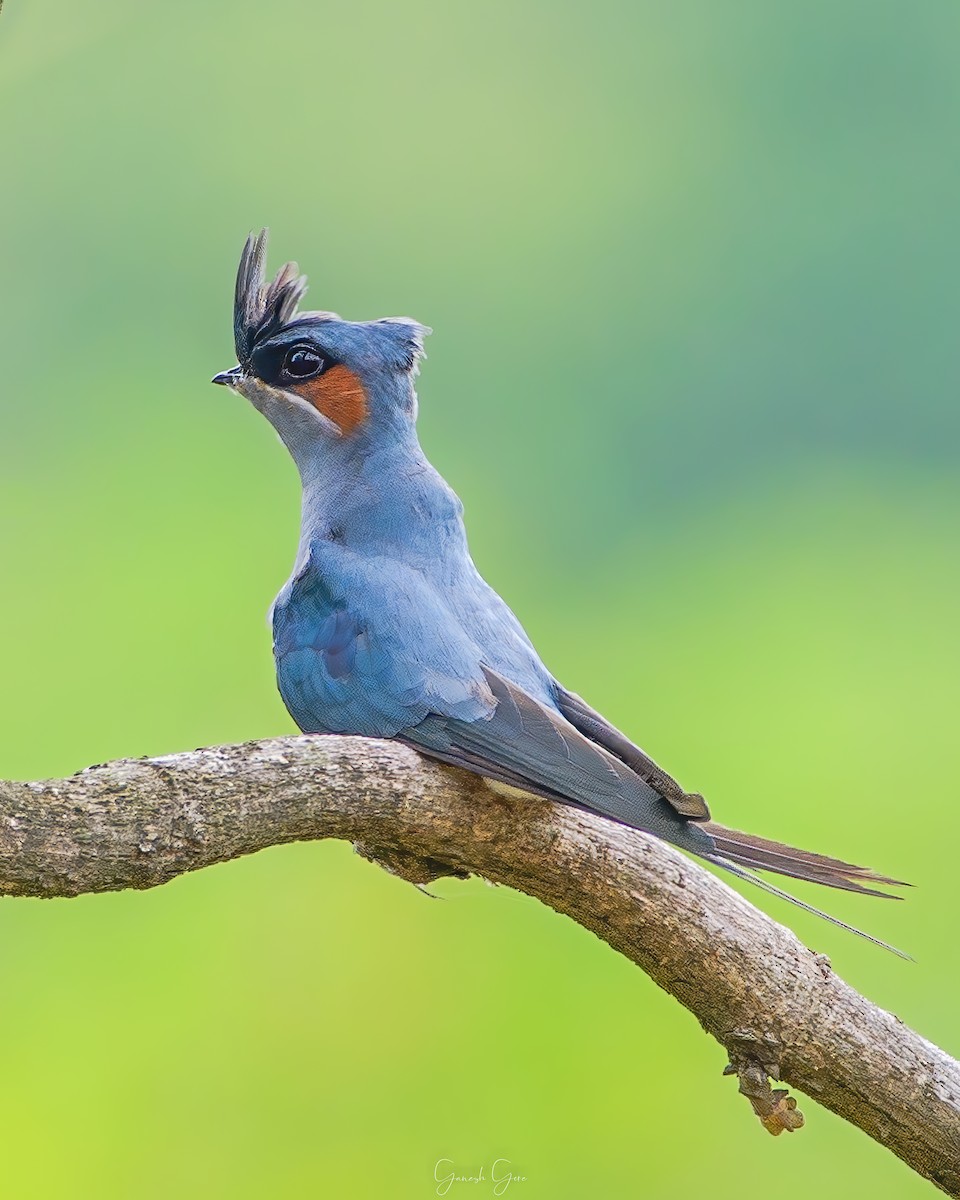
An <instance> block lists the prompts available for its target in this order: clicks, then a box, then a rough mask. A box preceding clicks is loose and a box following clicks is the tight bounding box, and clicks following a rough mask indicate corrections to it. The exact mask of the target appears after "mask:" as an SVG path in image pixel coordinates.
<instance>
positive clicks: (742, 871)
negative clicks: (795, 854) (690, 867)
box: [706, 854, 913, 962]
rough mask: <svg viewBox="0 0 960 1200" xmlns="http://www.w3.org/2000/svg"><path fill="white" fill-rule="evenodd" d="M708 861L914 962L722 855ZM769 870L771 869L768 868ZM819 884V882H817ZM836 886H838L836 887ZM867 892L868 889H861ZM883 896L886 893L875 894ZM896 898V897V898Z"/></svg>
mask: <svg viewBox="0 0 960 1200" xmlns="http://www.w3.org/2000/svg"><path fill="white" fill-rule="evenodd" d="M706 857H707V861H708V862H712V863H713V864H714V865H715V866H718V867H722V868H723V870H724V871H729V872H730V874H731V875H736V877H737V878H738V879H745V880H747V882H748V883H752V884H754V886H755V887H758V888H761V889H762V890H763V891H765V892H767V893H769V894H770V895H771V896H779V897H780V899H781V900H788V901H789V902H790V903H791V904H795V905H796V906H797V908H802V909H803V910H804V911H805V912H808V913H813V914H814V916H816V917H822V918H823V919H824V921H829V922H830V924H831V925H837V926H839V927H840V928H841V929H845V930H846V931H847V932H848V933H855V934H856V935H857V937H862V938H864V939H866V941H868V942H872V943H873V944H874V945H875V946H879V947H880V948H881V949H883V950H889V951H890V953H891V954H896V955H897V957H898V958H904V959H906V960H907V962H913V959H912V957H911V956H910V955H909V954H907V953H906V952H905V951H903V950H898V949H897V947H896V946H891V945H890V943H889V942H884V941H881V940H880V938H877V937H874V936H873V934H872V933H865V932H864V930H862V929H858V928H857V927H856V925H848V924H847V923H846V921H841V920H840V918H839V917H833V916H831V915H830V913H826V912H824V911H823V910H822V909H820V908H814V906H813V905H812V904H807V902H806V901H805V900H800V899H798V898H797V897H796V896H791V894H790V893H789V892H785V891H783V889H782V888H778V887H775V886H774V885H773V884H772V883H768V882H767V880H766V879H761V878H760V876H759V875H755V874H754V873H753V871H748V870H747V869H746V868H744V867H741V866H738V865H737V864H736V863H734V862H732V861H731V860H729V859H726V858H724V857H722V856H721V855H719V854H717V855H708V856H706ZM767 869H769V868H767ZM817 882H819V880H817ZM834 886H836V885H834ZM860 890H861V891H867V889H866V888H862V889H860ZM873 894H876V895H883V894H884V893H882V892H880V893H873ZM895 898H896V897H895Z"/></svg>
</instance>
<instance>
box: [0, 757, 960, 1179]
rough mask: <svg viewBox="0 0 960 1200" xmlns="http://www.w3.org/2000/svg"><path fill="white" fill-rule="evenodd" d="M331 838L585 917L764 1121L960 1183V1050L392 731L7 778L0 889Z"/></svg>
mask: <svg viewBox="0 0 960 1200" xmlns="http://www.w3.org/2000/svg"><path fill="white" fill-rule="evenodd" d="M329 837H332V838H344V839H347V840H349V841H351V842H353V843H355V845H356V846H357V848H358V850H359V851H360V852H361V853H362V854H364V855H365V856H366V857H368V858H370V859H372V860H374V861H376V862H378V863H380V864H381V865H382V866H384V867H385V868H386V869H387V870H390V871H392V872H393V873H394V874H397V875H400V876H402V877H403V878H405V879H409V880H411V881H412V882H416V883H425V882H428V881H429V880H432V879H436V878H439V877H440V876H443V875H466V874H477V875H482V876H484V877H485V878H486V879H489V880H491V881H493V882H495V883H503V884H509V885H510V886H511V887H514V888H517V889H518V890H520V891H523V892H526V893H527V894H528V895H531V896H536V897H537V898H538V899H540V900H542V901H543V902H544V903H545V904H548V905H550V907H551V908H554V909H556V910H557V911H558V912H562V913H566V914H567V915H568V916H570V917H572V918H573V919H574V920H575V921H577V922H579V923H580V924H581V925H583V926H585V927H586V928H587V929H590V930H592V931H593V932H594V933H595V934H597V936H599V937H601V938H603V940H604V941H606V942H608V943H609V944H610V945H611V946H612V947H614V949H616V950H619V951H620V952H621V953H622V954H625V955H626V956H627V957H628V958H630V959H631V960H632V961H633V962H635V963H636V964H637V966H639V967H640V968H641V969H642V970H644V971H646V972H647V974H648V975H650V976H651V978H652V979H653V980H654V981H655V982H656V983H657V984H659V985H660V987H662V988H664V989H665V990H666V991H668V992H669V993H671V995H673V996H675V997H676V998H677V999H678V1000H679V1001H680V1002H681V1004H683V1005H685V1006H686V1007H687V1008H688V1009H689V1010H690V1011H691V1012H692V1013H693V1014H694V1015H695V1016H696V1018H697V1020H698V1021H699V1022H700V1024H701V1025H702V1026H703V1028H704V1029H705V1030H706V1031H707V1032H708V1033H710V1034H711V1035H712V1036H713V1037H715V1038H716V1039H717V1041H719V1042H720V1043H721V1044H722V1045H723V1046H724V1047H725V1049H726V1051H727V1054H728V1056H729V1059H730V1064H731V1065H730V1068H729V1070H730V1071H731V1073H736V1074H737V1075H738V1076H739V1079H740V1090H741V1091H742V1092H743V1094H744V1095H745V1096H747V1098H748V1099H749V1101H750V1103H751V1105H752V1106H753V1108H754V1111H755V1112H756V1113H757V1116H758V1117H759V1118H760V1120H761V1121H762V1123H763V1124H764V1126H765V1127H766V1128H767V1129H768V1130H770V1132H772V1133H780V1132H782V1131H784V1130H790V1129H796V1128H798V1127H799V1125H801V1124H802V1122H803V1118H802V1116H801V1115H800V1113H799V1112H798V1111H797V1109H796V1104H795V1102H794V1100H793V1098H792V1097H790V1096H789V1095H788V1094H787V1093H786V1092H785V1091H783V1090H782V1089H777V1090H775V1091H774V1090H771V1088H770V1083H769V1080H770V1078H773V1079H775V1080H782V1081H784V1082H785V1083H787V1084H789V1085H792V1086H794V1087H797V1088H799V1089H801V1090H802V1091H804V1092H806V1093H808V1094H809V1095H810V1096H813V1097H814V1098H815V1099H816V1100H818V1101H819V1102H820V1103H821V1104H823V1105H825V1106H826V1107H827V1108H829V1109H831V1110H832V1111H833V1112H835V1113H837V1114H838V1115H839V1116H841V1117H844V1118H845V1119H846V1120H848V1121H850V1122H851V1123H852V1124H854V1125H857V1126H859V1128H861V1129H862V1130H864V1131H865V1132H866V1133H868V1134H869V1135H870V1136H871V1137H872V1138H874V1139H876V1141H878V1142H880V1143H881V1144H882V1145H884V1146H886V1147H887V1148H888V1149H890V1150H891V1151H893V1153H894V1154H896V1155H898V1156H899V1157H900V1158H901V1159H903V1161H904V1162H906V1163H907V1164H908V1165H909V1166H911V1167H912V1168H913V1169H914V1170H915V1171H917V1172H918V1173H919V1174H921V1175H923V1176H925V1177H926V1178H928V1179H930V1180H932V1181H933V1182H934V1183H935V1184H936V1185H937V1186H938V1187H939V1188H941V1189H942V1190H943V1191H944V1192H946V1193H947V1194H948V1195H950V1196H960V1063H957V1062H956V1061H955V1060H954V1059H952V1058H950V1057H949V1056H948V1055H947V1054H946V1053H944V1052H943V1051H942V1050H940V1049H938V1048H937V1047H936V1046H934V1045H932V1044H931V1043H930V1042H927V1041H925V1040H924V1039H923V1038H921V1037H920V1036H919V1035H917V1034H916V1033H914V1032H912V1030H910V1029H908V1028H907V1027H906V1026H905V1025H904V1024H903V1023H902V1022H901V1021H899V1020H898V1019H897V1018H896V1017H894V1016H892V1015H891V1014H890V1013H887V1012H884V1011H883V1010H882V1009H880V1008H878V1007H877V1006H876V1005H874V1004H871V1002H870V1001H869V1000H867V999H866V998H865V997H863V996H861V995H860V994H859V993H858V992H856V991H854V989H853V988H851V987H849V986H848V985H847V984H846V983H844V982H843V980H842V979H840V978H838V976H837V975H835V974H834V973H833V971H832V970H831V968H830V964H829V962H828V961H827V960H826V959H825V958H823V957H822V956H820V955H816V954H813V953H812V952H811V951H809V950H807V949H806V948H805V947H804V946H803V945H802V944H801V943H800V942H799V941H798V940H797V938H796V937H795V936H794V934H793V933H791V932H790V931H789V930H787V929H785V928H784V927H782V926H781V925H778V924H777V923H776V922H774V921H772V920H771V919H770V918H769V917H767V916H765V915H764V914H763V913H761V912H759V911H758V910H757V909H755V908H754V907H753V906H752V905H751V904H749V903H748V902H747V901H746V900H744V899H743V898H742V897H741V896H740V895H738V894H737V893H736V892H734V891H733V890H732V889H731V888H728V887H727V886H726V884H724V883H723V882H722V881H720V880H718V879H716V878H714V876H712V875H711V874H710V873H709V872H707V871H705V870H704V869H703V868H701V867H700V866H698V865H697V864H696V863H693V862H691V861H690V860H688V859H686V858H684V857H683V856H682V855H681V854H679V853H678V852H677V851H675V850H673V849H672V848H671V847H669V846H666V845H664V844H663V843H662V842H659V841H656V840H655V839H653V838H650V837H647V836H645V835H644V834H639V833H636V832H635V831H633V830H629V829H626V828H624V827H623V826H620V825H617V824H614V823H612V822H610V821H606V820H604V819H603V818H601V817H598V816H594V815H593V814H591V813H587V812H580V811H578V810H575V809H572V808H569V807H566V806H561V805H555V804H551V803H549V802H548V801H544V800H538V799H535V798H532V797H531V798H528V799H526V798H517V799H511V798H508V797H504V796H502V795H499V794H497V793H494V792H493V791H491V790H490V789H489V788H487V787H486V785H485V784H483V783H482V782H481V781H480V780H478V779H477V778H475V777H474V776H472V775H469V774H466V773H464V772H461V771H457V770H454V769H451V768H447V767H441V766H439V765H436V764H434V763H430V762H427V761H425V760H424V759H422V758H420V757H419V756H418V755H417V754H416V753H414V751H412V750H408V749H406V748H405V747H403V746H399V745H397V744H395V743H391V742H381V741H373V740H368V739H363V738H347V737H295V738H284V739H276V740H273V741H264V742H252V743H249V744H247V745H242V746H219V747H214V748H211V749H205V750H196V751H193V752H192V753H187V754H175V755H168V756H165V757H162V758H150V759H141V760H138V761H127V760H121V761H119V762H114V763H108V764H106V765H103V766H97V767H90V768H89V769H87V770H85V771H82V772H80V774H78V775H75V776H73V777H71V778H69V779H58V780H48V781H46V782H42V783H3V782H0V894H6V895H10V896H14V895H19V896H76V895H79V894H80V893H83V892H100V891H112V890H116V889H120V888H149V887H156V886H157V885H159V884H161V883H165V882H166V881H167V880H169V879H172V878H174V877H175V876H177V875H180V874H182V873H183V872H186V871H193V870H197V869H198V868H200V867H205V866H208V865H210V864H211V863H216V862H222V861H224V860H226V859H231V858H236V857H238V856H239V855H242V854H250V853H253V852H254V851H256V850H260V849H263V848H264V847H266V846H274V845H277V844H278V843H282V842H292V841H300V840H306V839H314V838H329Z"/></svg>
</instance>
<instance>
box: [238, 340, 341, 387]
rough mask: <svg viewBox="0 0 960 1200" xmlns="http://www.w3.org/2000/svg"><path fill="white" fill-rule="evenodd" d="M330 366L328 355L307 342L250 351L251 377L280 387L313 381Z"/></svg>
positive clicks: (332, 361)
mask: <svg viewBox="0 0 960 1200" xmlns="http://www.w3.org/2000/svg"><path fill="white" fill-rule="evenodd" d="M334 365H335V362H334V360H333V359H332V358H330V356H329V355H327V354H325V353H323V352H322V351H321V350H319V349H318V348H317V347H316V346H313V345H311V344H310V343H309V342H297V343H294V345H292V346H291V345H289V344H287V345H285V346H284V345H280V346H269V345H267V346H262V347H260V349H258V350H254V352H253V357H252V360H251V368H252V371H253V374H254V375H256V377H257V378H258V379H262V380H263V382H264V383H273V384H281V385H282V384H289V383H303V382H305V381H306V380H308V379H315V378H316V377H317V376H318V375H322V374H323V373H324V371H327V370H329V369H330V367H332V366H334Z"/></svg>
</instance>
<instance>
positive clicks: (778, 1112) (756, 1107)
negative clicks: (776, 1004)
mask: <svg viewBox="0 0 960 1200" xmlns="http://www.w3.org/2000/svg"><path fill="white" fill-rule="evenodd" d="M727 1049H728V1051H729V1054H730V1061H729V1063H728V1064H727V1065H726V1067H724V1070H723V1073H724V1075H736V1076H737V1078H738V1080H739V1090H740V1095H741V1096H745V1097H746V1098H747V1100H749V1101H750V1107H751V1108H752V1109H753V1111H754V1112H755V1113H756V1115H757V1119H758V1120H759V1122H760V1124H761V1125H762V1126H763V1127H764V1129H765V1130H766V1131H767V1133H769V1134H772V1135H773V1136H774V1137H779V1136H780V1134H781V1133H794V1132H795V1131H796V1130H798V1129H802V1128H803V1125H804V1119H803V1113H802V1112H801V1111H800V1110H799V1109H798V1108H797V1102H796V1100H795V1099H794V1098H793V1096H791V1095H790V1093H789V1092H788V1091H787V1089H786V1088H771V1086H770V1080H771V1078H772V1079H778V1078H779V1075H780V1062H779V1059H780V1047H779V1044H778V1042H777V1040H776V1038H774V1037H773V1036H772V1035H771V1034H758V1033H755V1032H754V1031H753V1030H751V1029H736V1030H734V1031H733V1033H732V1034H731V1035H730V1038H729V1040H728V1044H727Z"/></svg>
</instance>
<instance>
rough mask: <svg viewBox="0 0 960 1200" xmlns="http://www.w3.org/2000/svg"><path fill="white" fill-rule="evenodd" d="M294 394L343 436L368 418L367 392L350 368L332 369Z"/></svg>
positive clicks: (297, 388) (339, 367) (299, 388)
mask: <svg viewBox="0 0 960 1200" xmlns="http://www.w3.org/2000/svg"><path fill="white" fill-rule="evenodd" d="M291 391H294V392H296V393H297V395H298V396H302V397H303V398H304V400H306V401H308V402H309V403H310V404H312V405H313V407H314V408H315V409H316V410H317V412H319V413H323V415H324V416H325V417H327V418H328V420H330V421H332V422H333V423H334V425H336V427H337V428H338V429H339V430H340V432H341V433H343V434H349V433H353V431H354V430H355V429H356V428H357V426H358V425H362V424H363V422H364V421H365V420H366V419H367V393H366V392H365V391H364V390H363V384H362V383H361V382H360V380H359V379H358V378H357V377H356V375H354V373H353V372H352V371H350V370H348V369H347V367H343V366H336V367H331V368H330V370H329V371H325V372H324V374H323V375H321V376H320V377H319V378H317V379H311V380H310V382H309V383H301V384H300V385H299V386H298V387H295V388H291Z"/></svg>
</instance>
